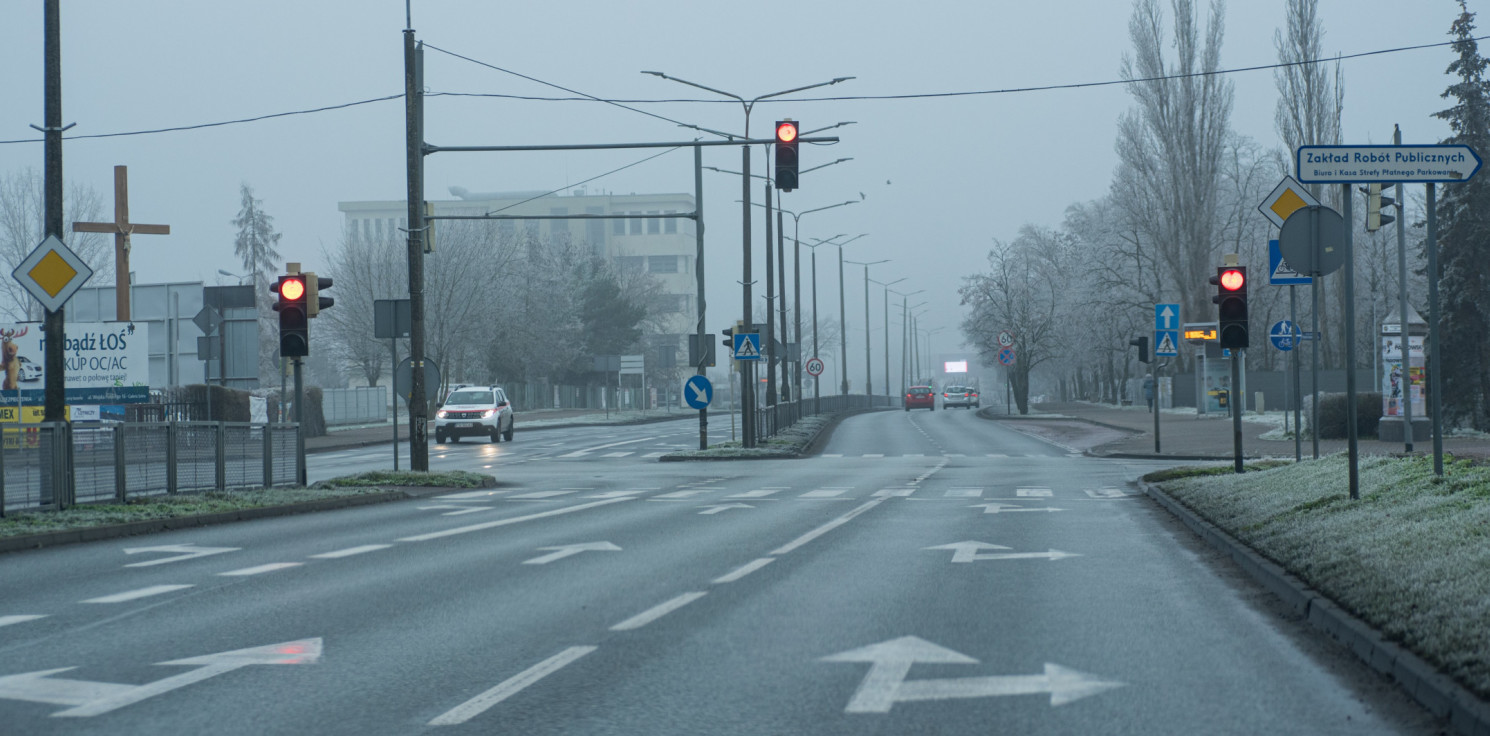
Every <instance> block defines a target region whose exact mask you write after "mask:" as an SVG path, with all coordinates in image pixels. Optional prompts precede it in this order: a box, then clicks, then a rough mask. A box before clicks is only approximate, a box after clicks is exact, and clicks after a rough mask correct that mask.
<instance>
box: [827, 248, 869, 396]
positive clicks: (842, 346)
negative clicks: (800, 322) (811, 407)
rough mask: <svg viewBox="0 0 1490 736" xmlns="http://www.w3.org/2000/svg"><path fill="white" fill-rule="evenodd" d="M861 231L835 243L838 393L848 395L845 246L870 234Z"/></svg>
mask: <svg viewBox="0 0 1490 736" xmlns="http://www.w3.org/2000/svg"><path fill="white" fill-rule="evenodd" d="M868 234H869V233H859V234H858V235H855V236H854V237H852V238H849V239H848V240H845V241H843V242H842V243H834V245H837V246H838V361H839V363H840V364H841V365H840V366H839V372H840V374H841V375H842V378H841V380H840V382H839V387H838V394H839V395H840V396H847V395H848V313H847V310H846V309H845V308H844V305H843V246H845V245H848V244H849V243H852V242H854V241H855V240H858V239H859V238H862V237H864V236H865V235H868Z"/></svg>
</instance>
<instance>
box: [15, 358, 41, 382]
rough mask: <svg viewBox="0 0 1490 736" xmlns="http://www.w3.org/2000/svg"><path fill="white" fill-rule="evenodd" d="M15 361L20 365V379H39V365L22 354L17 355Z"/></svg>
mask: <svg viewBox="0 0 1490 736" xmlns="http://www.w3.org/2000/svg"><path fill="white" fill-rule="evenodd" d="M16 362H17V363H19V364H20V366H21V375H20V378H21V380H22V381H27V382H30V381H40V380H41V366H39V365H37V364H35V363H32V362H31V359H30V358H27V357H26V356H24V355H17V356H16Z"/></svg>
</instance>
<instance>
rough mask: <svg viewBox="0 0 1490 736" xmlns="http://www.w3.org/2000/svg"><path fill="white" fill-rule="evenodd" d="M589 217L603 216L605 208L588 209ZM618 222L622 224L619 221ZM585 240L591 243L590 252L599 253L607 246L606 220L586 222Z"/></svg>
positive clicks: (586, 210) (586, 211)
mask: <svg viewBox="0 0 1490 736" xmlns="http://www.w3.org/2000/svg"><path fill="white" fill-rule="evenodd" d="M585 214H587V215H603V214H605V208H604V207H586V208H585ZM617 222H620V221H619V220H617ZM585 239H586V240H588V241H590V250H591V252H594V253H599V252H600V251H601V248H602V247H603V246H604V245H605V220H585Z"/></svg>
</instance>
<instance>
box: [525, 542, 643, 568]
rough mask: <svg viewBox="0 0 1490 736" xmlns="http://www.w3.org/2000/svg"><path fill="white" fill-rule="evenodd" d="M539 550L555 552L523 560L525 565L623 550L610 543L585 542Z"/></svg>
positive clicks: (544, 563)
mask: <svg viewBox="0 0 1490 736" xmlns="http://www.w3.org/2000/svg"><path fill="white" fill-rule="evenodd" d="M538 549H539V550H554V551H553V552H550V553H548V554H546V555H541V556H538V557H534V558H533V559H531V560H523V564H524V565H547V564H548V563H550V562H553V561H555V560H562V559H564V558H565V557H569V556H571V555H577V554H579V553H581V552H620V551H621V548H620V547H617V546H616V545H614V544H611V543H610V542H585V543H583V544H564V545H560V546H557V547H539V548H538Z"/></svg>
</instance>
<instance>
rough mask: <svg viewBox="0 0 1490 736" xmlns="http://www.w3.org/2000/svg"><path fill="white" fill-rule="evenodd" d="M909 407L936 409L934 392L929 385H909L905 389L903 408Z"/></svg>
mask: <svg viewBox="0 0 1490 736" xmlns="http://www.w3.org/2000/svg"><path fill="white" fill-rule="evenodd" d="M911 409H930V410H932V411H936V394H935V393H933V392H932V391H931V387H930V386H911V387H910V388H908V389H906V390H905V410H906V411H910V410H911Z"/></svg>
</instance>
